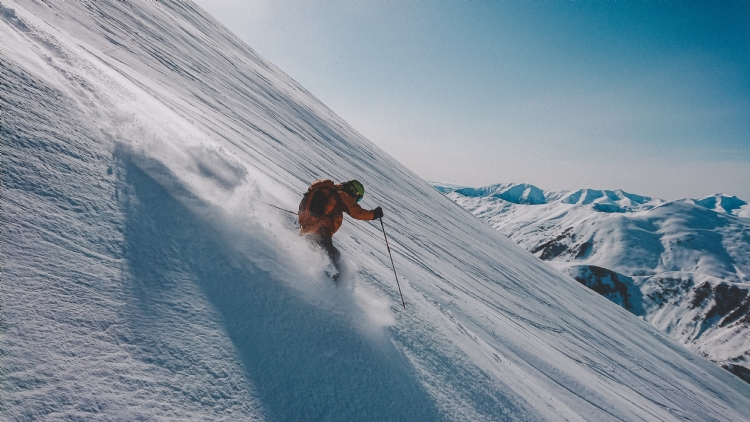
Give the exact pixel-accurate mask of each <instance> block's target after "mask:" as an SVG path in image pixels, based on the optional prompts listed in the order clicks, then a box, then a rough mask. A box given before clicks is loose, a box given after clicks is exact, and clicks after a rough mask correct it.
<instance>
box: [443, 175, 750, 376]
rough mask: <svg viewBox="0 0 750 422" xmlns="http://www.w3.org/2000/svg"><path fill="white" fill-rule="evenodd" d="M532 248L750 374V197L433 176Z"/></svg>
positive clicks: (731, 367) (615, 299)
mask: <svg viewBox="0 0 750 422" xmlns="http://www.w3.org/2000/svg"><path fill="white" fill-rule="evenodd" d="M433 185H434V186H435V188H436V189H437V190H438V191H440V192H442V193H444V194H445V195H446V196H447V197H448V198H450V199H451V200H453V201H454V202H455V203H457V204H459V205H460V206H461V207H463V208H465V209H466V210H468V211H469V212H471V213H472V214H473V215H475V216H477V217H479V218H480V219H482V220H483V221H485V222H487V223H488V224H489V225H491V226H492V227H494V228H495V229H496V230H498V231H499V232H500V233H503V234H504V235H506V236H508V238H510V239H511V240H513V241H515V242H516V243H518V244H519V245H521V246H522V247H524V248H525V249H526V250H528V251H529V252H531V253H532V254H534V255H535V256H537V257H539V258H540V259H542V260H544V261H548V262H549V263H550V264H552V265H553V266H555V267H556V268H558V269H559V270H561V271H563V272H564V273H566V274H568V275H570V276H571V277H573V278H574V279H576V280H578V281H579V282H581V283H583V284H585V285H586V286H588V287H589V288H591V289H592V290H594V291H596V292H597V293H600V294H602V295H603V296H605V297H607V298H608V299H610V300H611V301H613V302H614V303H617V304H618V305H620V306H622V307H623V308H625V309H627V310H628V311H630V312H632V313H633V314H635V315H637V316H639V317H641V318H643V319H644V320H645V321H648V322H649V323H651V324H653V325H654V326H655V327H657V328H659V329H660V330H662V331H663V332H665V333H667V334H668V335H669V336H670V337H672V338H674V339H675V340H677V341H679V342H681V343H683V344H685V345H687V346H688V347H690V348H691V349H693V350H695V351H696V352H698V353H700V354H701V355H703V356H705V357H707V358H708V359H710V360H712V361H714V362H716V363H717V364H719V365H721V366H723V367H724V368H725V369H728V370H730V371H731V372H733V373H735V374H736V375H737V376H739V377H741V378H742V379H744V380H745V381H747V382H750V294H749V293H750V218H749V217H750V206H749V205H748V204H747V203H746V202H745V201H743V200H741V199H739V198H737V197H735V196H727V195H722V194H717V195H714V196H709V197H706V198H702V199H679V200H673V201H665V200H662V199H657V198H649V197H646V196H641V195H635V194H631V193H627V192H624V191H622V190H614V191H612V190H593V189H582V190H577V191H543V190H541V189H539V188H537V187H536V186H533V185H529V184H513V183H510V184H496V185H491V186H486V187H481V188H471V187H462V186H456V185H450V184H440V183H433Z"/></svg>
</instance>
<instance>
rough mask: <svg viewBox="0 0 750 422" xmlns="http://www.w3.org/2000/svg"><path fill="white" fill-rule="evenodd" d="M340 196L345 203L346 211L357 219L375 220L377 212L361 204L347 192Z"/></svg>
mask: <svg viewBox="0 0 750 422" xmlns="http://www.w3.org/2000/svg"><path fill="white" fill-rule="evenodd" d="M339 197H340V198H341V202H343V203H344V211H346V213H347V214H349V215H351V216H352V218H356V219H357V220H374V219H375V213H374V212H372V211H369V210H366V209H364V208H362V207H360V206H359V204H358V203H357V200H356V199H354V197H353V196H351V195H349V194H348V193H346V192H341V193H340V195H339Z"/></svg>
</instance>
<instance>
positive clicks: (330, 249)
mask: <svg viewBox="0 0 750 422" xmlns="http://www.w3.org/2000/svg"><path fill="white" fill-rule="evenodd" d="M364 195H365V187H364V186H362V183H360V182H359V181H357V180H350V181H348V182H345V183H342V184H339V185H336V184H334V183H333V182H332V181H331V180H318V181H316V182H315V183H313V184H312V185H310V187H309V188H307V192H306V193H305V194H304V195H303V196H302V201H301V202H300V204H299V225H300V234H302V235H304V236H306V237H307V238H308V239H309V240H310V241H311V242H312V243H314V244H316V245H318V246H320V247H321V248H322V249H323V250H324V251H325V252H326V254H328V257H329V258H330V259H331V263H332V264H333V265H334V267H335V268H336V272H335V273H334V274H329V275H330V276H331V278H333V279H334V280H335V279H336V277H338V272H339V265H338V263H339V258H340V257H341V253H340V252H339V250H338V249H336V247H335V246H333V234H334V233H336V231H337V230H338V229H339V227H341V223H342V222H343V221H344V215H343V213H344V212H346V213H347V214H349V215H350V216H352V217H353V218H356V219H357V220H376V219H378V218H382V217H383V209H382V208H380V207H377V208H375V209H374V210H371V211H369V210H366V209H364V208H362V207H361V206H359V204H358V203H357V202H359V201H360V200H362V197H363V196H364Z"/></svg>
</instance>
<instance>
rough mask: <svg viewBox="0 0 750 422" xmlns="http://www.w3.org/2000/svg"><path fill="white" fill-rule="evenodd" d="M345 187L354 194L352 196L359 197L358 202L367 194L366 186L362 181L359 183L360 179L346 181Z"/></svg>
mask: <svg viewBox="0 0 750 422" xmlns="http://www.w3.org/2000/svg"><path fill="white" fill-rule="evenodd" d="M344 188H345V189H346V191H347V192H349V193H350V194H352V196H354V197H355V198H357V202H359V201H360V200H361V199H362V197H363V196H365V187H364V186H362V183H359V180H350V181H348V182H346V183H344Z"/></svg>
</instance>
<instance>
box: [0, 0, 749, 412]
mask: <svg viewBox="0 0 750 422" xmlns="http://www.w3.org/2000/svg"><path fill="white" fill-rule="evenodd" d="M1 3H2V9H1V10H0V15H1V16H2V18H1V19H0V22H1V23H0V37H1V38H0V39H2V60H1V61H0V65H1V66H2V69H1V70H2V80H3V88H2V89H3V95H2V110H3V115H2V118H3V125H2V157H3V166H2V183H3V191H2V198H3V202H2V242H3V244H2V285H1V288H2V291H1V293H2V330H1V334H0V351H1V353H2V367H1V368H2V369H1V370H2V386H1V387H2V399H1V400H2V401H0V405H1V406H2V415H3V419H4V420H45V419H46V420H61V419H75V420H81V419H84V420H85V419H96V420H101V419H106V420H134V419H190V420H219V419H224V420H562V419H565V420H639V419H648V420H744V419H746V418H747V415H748V413H747V411H748V409H749V408H750V386H748V385H747V384H744V383H742V382H741V381H739V380H738V379H737V378H736V377H733V376H731V374H728V373H727V372H725V371H723V370H721V369H720V368H718V367H716V366H715V365H713V364H711V363H710V362H708V361H706V360H705V359H703V358H701V357H700V356H698V355H695V354H694V353H693V352H690V351H688V350H687V349H685V348H684V347H683V346H682V345H680V344H678V343H676V342H674V341H673V340H671V339H669V338H668V337H666V336H664V335H663V334H661V333H660V332H658V331H657V330H655V329H653V328H652V327H651V326H649V325H648V324H646V323H644V322H643V321H642V320H639V319H638V318H636V317H634V316H633V315H632V314H630V313H629V312H627V311H625V310H624V309H622V308H620V307H618V306H616V305H614V304H612V303H611V302H609V301H607V300H605V299H603V298H601V297H599V296H598V295H596V294H595V293H593V292H591V291H589V290H588V289H586V288H584V287H583V286H581V285H580V284H578V283H576V282H575V281H573V280H572V279H570V278H568V277H564V276H563V275H562V274H561V273H559V272H557V271H555V270H553V269H551V268H549V267H548V266H547V265H545V264H543V263H541V262H540V261H538V259H537V258H535V257H533V256H532V255H530V254H529V253H527V252H526V251H524V250H522V249H521V248H519V247H518V246H516V245H515V244H514V243H512V242H510V241H509V240H507V239H506V238H504V237H503V236H501V235H500V234H498V233H497V232H496V231H494V230H493V229H491V228H490V227H488V226H486V225H485V224H483V223H481V222H480V221H478V220H477V219H476V218H474V217H473V216H471V215H470V214H469V213H467V212H465V211H463V210H461V209H460V208H459V207H457V206H456V205H455V204H453V203H451V202H450V201H449V200H448V199H446V198H444V197H443V196H442V195H440V193H438V192H437V191H435V190H434V189H432V188H431V187H430V186H429V185H428V184H427V183H426V182H424V181H422V180H420V179H419V178H418V177H417V176H415V175H414V174H413V173H411V172H410V171H408V170H407V169H406V168H404V167H403V166H401V165H400V164H399V163H397V162H396V161H394V160H393V159H392V158H390V157H389V156H388V155H386V154H385V153H384V152H382V151H381V150H379V149H378V148H377V147H375V146H374V145H372V144H371V143H370V142H368V141H367V140H366V139H364V138H363V137H362V136H361V135H359V134H358V133H357V132H356V131H355V130H353V129H352V128H351V127H349V126H348V125H347V124H346V123H345V122H344V121H342V120H341V119H340V118H339V117H338V116H336V115H335V114H334V113H332V112H331V111H330V110H329V109H327V108H326V107H325V106H324V105H322V104H321V103H320V102H318V101H317V100H316V99H315V98H313V97H312V96H311V95H310V94H309V93H308V92H306V91H305V90H304V89H303V88H302V87H300V86H299V85H298V84H296V83H295V82H294V81H293V80H291V79H290V78H289V77H288V76H286V75H284V74H283V73H282V72H281V71H280V70H278V69H277V68H275V67H274V66H273V65H272V64H270V63H268V62H267V61H265V60H264V59H263V58H261V57H259V56H258V55H257V54H255V53H254V52H253V51H252V50H251V49H250V48H248V47H247V46H246V45H244V44H243V43H242V42H241V41H239V40H238V39H237V38H236V37H235V36H234V35H232V34H231V33H229V32H228V31H227V30H226V29H224V28H223V27H222V26H221V25H219V24H217V23H216V21H215V20H213V19H212V18H211V17H210V16H208V15H207V14H206V13H205V12H203V11H201V10H200V9H198V8H197V7H196V6H195V5H194V4H192V3H190V2H177V1H174V2H141V1H117V2H115V1H96V2H46V3H44V2H35V1H29V2H15V1H10V0H2V2H1ZM320 177H331V178H334V179H336V180H339V181H340V180H347V179H349V178H352V177H357V178H358V179H359V180H361V181H362V182H364V184H365V185H366V187H367V191H368V193H367V196H366V199H365V200H364V204H365V206H368V207H374V206H375V205H377V204H381V205H383V207H384V209H385V212H386V219H385V222H386V228H387V230H388V234H389V236H390V240H391V248H392V249H393V252H394V260H395V263H396V267H397V270H398V272H399V275H400V276H401V277H402V279H401V287H402V289H403V292H404V296H405V297H406V301H407V309H406V311H404V310H402V309H401V308H400V301H399V299H398V293H397V290H396V286H395V283H394V280H393V273H392V270H391V268H390V261H389V258H388V255H387V253H386V251H385V247H384V242H383V237H382V233H381V232H380V227H379V225H376V224H374V223H367V222H354V221H347V222H346V223H345V225H344V228H343V229H342V231H341V232H340V233H339V234H338V235H337V238H336V243H337V245H338V246H339V247H340V249H341V250H342V253H343V255H344V257H345V258H344V266H345V269H344V274H343V275H342V282H341V285H339V286H335V285H333V284H332V283H331V282H330V280H328V279H327V278H326V277H324V276H323V269H324V267H325V265H326V264H325V260H324V258H323V255H322V253H321V252H319V251H315V250H313V249H311V248H310V247H309V246H308V245H307V244H306V243H305V242H304V241H302V240H301V239H299V237H298V236H297V235H296V229H295V228H294V219H293V216H291V215H290V214H287V213H284V212H282V211H278V210H276V209H273V208H271V207H268V206H267V205H265V204H264V202H265V203H272V204H275V205H279V206H282V207H286V208H289V209H293V208H294V207H295V206H296V204H297V202H298V200H299V197H300V194H301V192H302V191H303V190H304V189H305V187H306V186H307V185H308V184H309V183H310V182H311V181H312V180H315V179H317V178H320Z"/></svg>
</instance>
